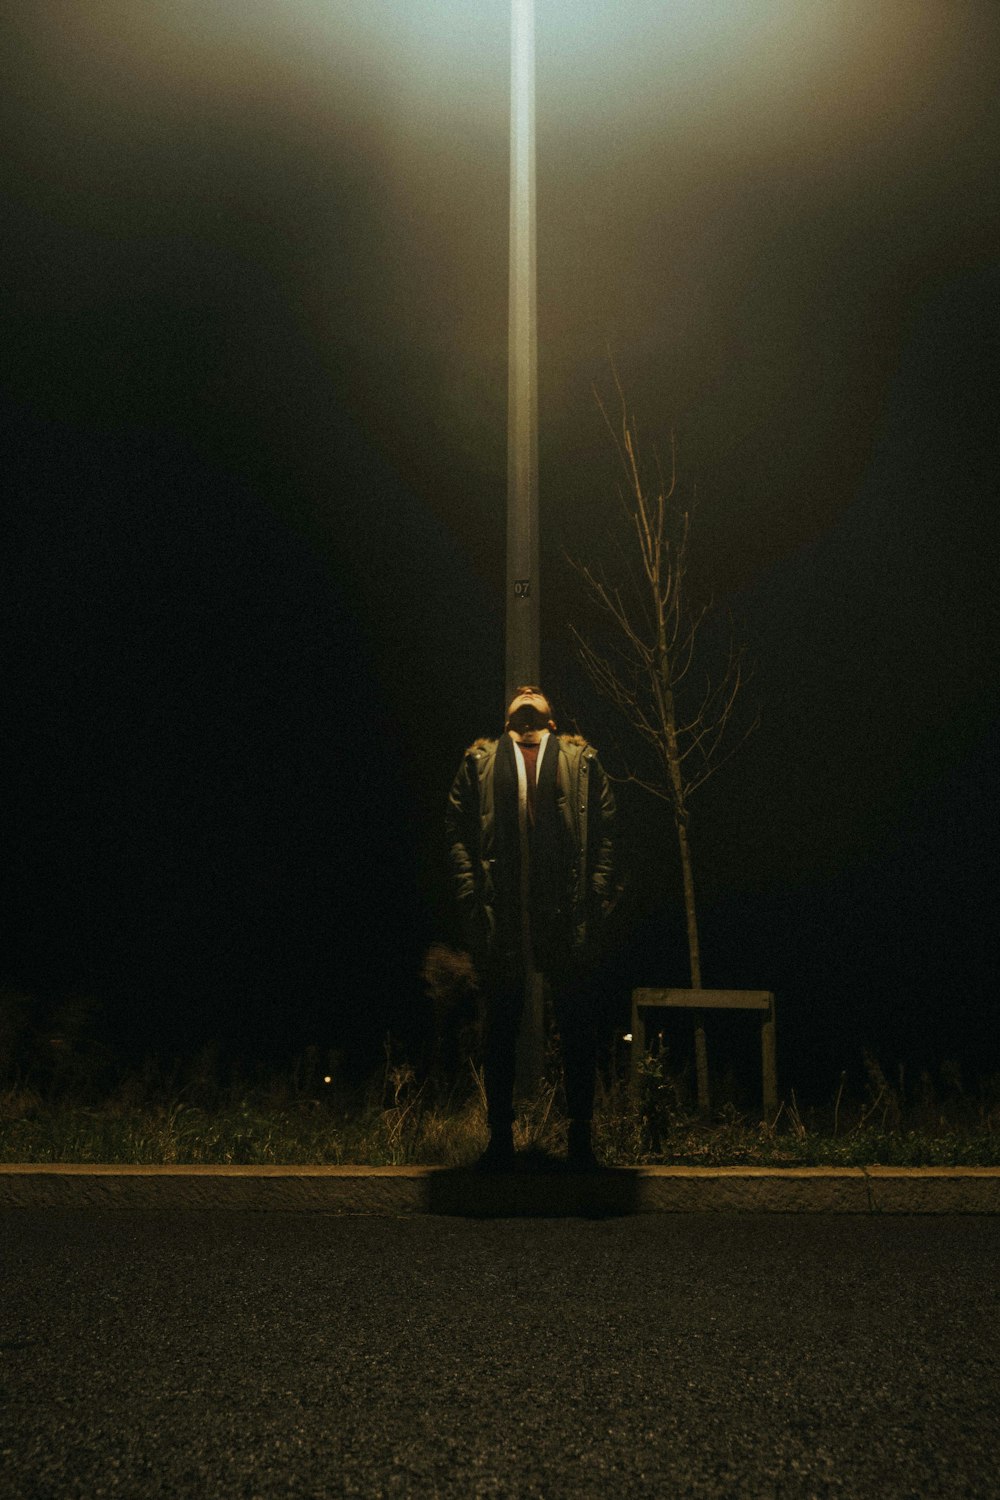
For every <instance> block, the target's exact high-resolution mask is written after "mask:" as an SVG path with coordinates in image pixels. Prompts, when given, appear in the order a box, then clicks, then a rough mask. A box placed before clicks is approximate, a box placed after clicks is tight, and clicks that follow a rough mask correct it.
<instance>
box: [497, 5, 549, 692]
mask: <svg viewBox="0 0 1000 1500" xmlns="http://www.w3.org/2000/svg"><path fill="white" fill-rule="evenodd" d="M535 303H536V294H535V6H534V0H512V3H511V47H510V306H509V325H508V369H507V668H506V699H505V701H506V702H507V703H509V702H510V700H511V698H512V697H513V694H514V690H515V688H517V687H519V686H520V685H521V684H522V683H525V682H532V683H535V682H537V681H538V678H539V667H540V662H539V635H538V336H537V330H536V321H535Z"/></svg>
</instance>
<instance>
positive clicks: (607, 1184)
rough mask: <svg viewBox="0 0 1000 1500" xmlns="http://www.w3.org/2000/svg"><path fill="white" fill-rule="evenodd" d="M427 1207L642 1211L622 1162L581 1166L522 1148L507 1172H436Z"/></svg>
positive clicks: (583, 1213)
mask: <svg viewBox="0 0 1000 1500" xmlns="http://www.w3.org/2000/svg"><path fill="white" fill-rule="evenodd" d="M427 1210H428V1212H429V1213H433V1214H455V1215H459V1216H461V1217H463V1218H472V1219H513V1218H539V1219H552V1218H582V1219H609V1218H618V1217H621V1216H623V1215H626V1214H635V1213H639V1212H640V1208H639V1181H638V1174H637V1173H636V1172H634V1171H630V1170H629V1169H628V1168H623V1167H596V1168H593V1169H592V1170H590V1171H580V1170H577V1169H575V1168H573V1167H571V1166H569V1164H568V1163H567V1162H565V1161H564V1160H562V1159H561V1158H559V1157H554V1156H549V1155H548V1154H547V1153H546V1152H544V1151H521V1152H518V1154H517V1156H516V1157H515V1159H514V1166H513V1168H512V1169H511V1170H510V1171H508V1172H480V1171H477V1170H476V1168H475V1167H454V1168H448V1169H446V1170H440V1171H437V1172H435V1173H434V1174H433V1176H431V1177H430V1178H429V1180H428V1183H427Z"/></svg>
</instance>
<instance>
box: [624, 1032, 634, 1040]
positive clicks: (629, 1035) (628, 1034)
mask: <svg viewBox="0 0 1000 1500" xmlns="http://www.w3.org/2000/svg"><path fill="white" fill-rule="evenodd" d="M631 1040H632V1033H631V1031H626V1032H625V1033H624V1035H623V1036H622V1041H623V1042H630V1041H631Z"/></svg>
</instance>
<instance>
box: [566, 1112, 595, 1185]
mask: <svg viewBox="0 0 1000 1500" xmlns="http://www.w3.org/2000/svg"><path fill="white" fill-rule="evenodd" d="M569 1164H570V1166H571V1167H574V1168H575V1169H576V1170H577V1171H578V1172H592V1171H593V1170H594V1168H595V1167H596V1166H597V1157H596V1156H595V1155H594V1148H593V1146H592V1145H591V1144H590V1121H589V1120H570V1122H569Z"/></svg>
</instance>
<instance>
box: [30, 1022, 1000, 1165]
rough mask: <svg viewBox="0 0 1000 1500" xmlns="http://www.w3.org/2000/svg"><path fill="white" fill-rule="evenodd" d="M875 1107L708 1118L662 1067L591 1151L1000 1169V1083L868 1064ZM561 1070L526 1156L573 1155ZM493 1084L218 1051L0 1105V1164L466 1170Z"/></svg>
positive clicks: (472, 1070)
mask: <svg viewBox="0 0 1000 1500" xmlns="http://www.w3.org/2000/svg"><path fill="white" fill-rule="evenodd" d="M865 1067H866V1073H867V1078H868V1085H867V1088H866V1091H865V1094H864V1097H863V1098H860V1099H851V1098H848V1097H845V1087H844V1080H843V1079H842V1080H841V1086H840V1088H839V1090H838V1092H837V1095H836V1098H835V1099H834V1100H832V1101H831V1103H830V1105H829V1106H826V1107H823V1108H809V1109H800V1108H799V1106H798V1103H797V1101H796V1098H795V1093H794V1091H792V1092H791V1094H790V1095H789V1097H788V1098H787V1099H786V1100H783V1101H782V1103H781V1105H780V1107H779V1108H778V1110H777V1111H776V1112H775V1114H774V1117H773V1118H772V1119H762V1118H761V1117H760V1111H759V1110H756V1111H755V1110H752V1109H748V1108H746V1107H741V1105H740V1103H739V1102H738V1101H737V1100H734V1099H733V1098H731V1097H725V1096H726V1094H727V1089H726V1088H725V1087H724V1086H723V1087H718V1086H717V1087H716V1088H715V1089H714V1090H713V1096H714V1097H715V1096H718V1097H720V1098H721V1099H722V1103H721V1104H720V1105H719V1107H718V1108H717V1109H716V1110H715V1111H714V1112H713V1114H712V1116H711V1117H710V1118H708V1119H703V1118H699V1116H698V1115H697V1113H696V1111H695V1110H694V1109H693V1108H692V1105H691V1101H690V1097H689V1089H688V1080H687V1078H686V1076H685V1075H683V1074H681V1075H671V1074H670V1073H669V1072H668V1071H667V1070H666V1068H665V1066H664V1063H663V1061H662V1060H661V1059H659V1058H657V1057H653V1056H649V1057H647V1058H646V1059H645V1061H644V1063H643V1065H642V1066H641V1068H640V1072H639V1086H638V1090H637V1092H636V1093H635V1094H634V1095H633V1094H631V1093H630V1091H629V1089H628V1087H627V1085H626V1080H625V1079H624V1078H623V1077H622V1076H621V1075H620V1074H618V1073H615V1072H612V1073H611V1076H610V1077H608V1076H604V1075H601V1076H599V1080H598V1087H597V1096H596V1101H595V1110H594V1148H595V1151H596V1153H597V1156H598V1158H599V1160H601V1161H602V1162H604V1163H605V1164H606V1165H608V1166H640V1165H651V1164H673V1165H685V1166H770V1167H782V1166H785V1167H796V1166H868V1165H875V1164H881V1165H885V1166H998V1165H1000V1077H994V1078H992V1079H989V1080H987V1081H986V1084H985V1085H984V1086H983V1087H982V1088H981V1089H980V1091H979V1093H978V1094H976V1095H971V1094H968V1093H966V1092H965V1091H964V1090H963V1089H962V1087H961V1080H960V1079H959V1078H958V1077H957V1075H956V1074H955V1073H954V1070H952V1071H951V1072H949V1068H948V1065H947V1064H946V1065H943V1067H942V1070H941V1073H942V1077H941V1078H940V1079H939V1081H938V1083H937V1084H935V1083H934V1081H933V1080H932V1079H931V1078H930V1077H929V1075H928V1074H926V1073H925V1074H923V1075H921V1078H920V1079H919V1080H918V1082H917V1085H916V1087H915V1088H911V1089H909V1090H908V1089H907V1088H906V1087H905V1085H904V1080H903V1077H902V1075H900V1076H899V1078H898V1079H897V1081H896V1082H895V1083H894V1084H890V1083H889V1081H888V1080H887V1079H886V1077H885V1075H884V1074H883V1072H882V1070H881V1068H880V1067H879V1065H878V1063H877V1062H876V1061H875V1060H874V1059H873V1058H871V1057H869V1056H867V1055H866V1058H865ZM558 1076H559V1075H558V1066H557V1060H556V1059H555V1058H550V1060H549V1068H548V1069H547V1076H546V1079H545V1080H544V1082H543V1083H542V1084H541V1085H540V1087H539V1089H538V1092H537V1094H536V1095H535V1096H534V1098H532V1099H530V1100H527V1101H524V1102H522V1103H521V1105H520V1106H519V1108H518V1111H517V1118H516V1121H515V1127H514V1133H515V1144H516V1145H517V1146H518V1148H519V1149H522V1150H525V1149H532V1150H534V1151H536V1152H539V1153H542V1154H549V1155H553V1156H558V1155H561V1154H562V1153H563V1152H564V1151H565V1136H566V1121H565V1117H564V1113H563V1110H562V1108H561V1085H560V1084H559V1081H558ZM486 1139H487V1133H486V1110H485V1096H484V1092H483V1081H482V1073H481V1071H480V1070H479V1069H478V1068H477V1067H476V1066H475V1064H474V1063H473V1062H470V1063H469V1066H468V1070H467V1073H466V1074H464V1075H463V1076H462V1077H460V1078H459V1079H457V1080H454V1081H452V1082H451V1083H450V1084H447V1083H445V1082H443V1081H442V1080H441V1078H439V1077H434V1076H427V1077H424V1078H423V1079H418V1077H417V1075H416V1073H415V1070H414V1069H413V1067H412V1066H411V1065H410V1064H409V1063H407V1062H406V1061H399V1060H396V1061H394V1060H393V1057H392V1049H391V1047H390V1045H389V1044H388V1042H387V1046H386V1060H385V1066H384V1068H383V1069H382V1071H381V1074H380V1075H376V1076H375V1077H373V1078H372V1079H370V1080H369V1081H368V1083H367V1084H365V1085H362V1086H360V1087H358V1088H353V1089H352V1088H350V1087H348V1086H346V1085H345V1084H342V1083H338V1082H337V1080H336V1078H335V1077H334V1076H333V1075H332V1074H324V1073H323V1072H322V1071H321V1068H320V1067H319V1059H318V1054H317V1053H310V1054H307V1055H306V1056H305V1057H304V1058H302V1059H299V1060H298V1061H297V1062H296V1064H295V1065H293V1067H292V1068H291V1069H290V1070H289V1071H288V1072H287V1073H284V1074H281V1075H276V1076H272V1077H257V1078H255V1079H247V1078H242V1077H239V1076H230V1077H229V1078H227V1079H223V1078H220V1076H219V1070H218V1068H217V1066H216V1063H215V1061H214V1058H213V1055H212V1053H211V1050H210V1049H209V1051H208V1052H206V1053H205V1054H202V1056H201V1057H200V1058H199V1059H196V1060H195V1062H194V1063H193V1064H192V1065H191V1067H190V1068H188V1070H187V1071H186V1072H185V1073H184V1074H183V1075H180V1074H178V1073H177V1071H176V1070H175V1072H174V1073H173V1074H172V1075H169V1076H166V1075H164V1074H163V1073H162V1071H161V1070H160V1069H159V1067H158V1065H157V1064H155V1063H152V1062H150V1063H147V1064H146V1066H145V1067H144V1068H143V1069H142V1070H140V1071H139V1072H138V1073H134V1074H131V1075H129V1076H128V1077H125V1078H124V1079H122V1080H120V1081H119V1082H118V1084H117V1085H116V1086H115V1087H114V1088H113V1089H112V1090H111V1091H109V1092H107V1093H105V1094H104V1095H103V1096H101V1097H96V1096H94V1094H93V1092H90V1093H88V1091H87V1090H86V1089H85V1088H81V1087H80V1085H79V1082H78V1081H77V1083H76V1084H75V1085H74V1084H72V1083H70V1084H65V1083H64V1084H63V1085H62V1086H59V1087H51V1086H50V1087H49V1088H48V1089H47V1090H45V1091H40V1090H38V1089H36V1088H33V1087H32V1085H31V1081H30V1079H24V1080H20V1081H12V1082H9V1084H8V1086H7V1087H6V1089H5V1090H3V1091H2V1092H0V1161H3V1162H25V1163H36V1162H67V1163H69V1162H77V1163H88V1162H89V1163H98V1162H101V1163H118V1164H135V1165H143V1164H149V1165H168V1164H177V1165H187V1164H199V1163H200V1164H206V1165H209V1164H214V1165H226V1164H242V1165H297V1164H302V1165H367V1166H399V1165H426V1166H444V1167H449V1166H450V1167H457V1166H464V1165H468V1164H469V1163H471V1162H472V1161H474V1160H475V1158H476V1157H477V1156H478V1154H479V1153H480V1151H482V1149H483V1147H484V1146H485V1144H486Z"/></svg>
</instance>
